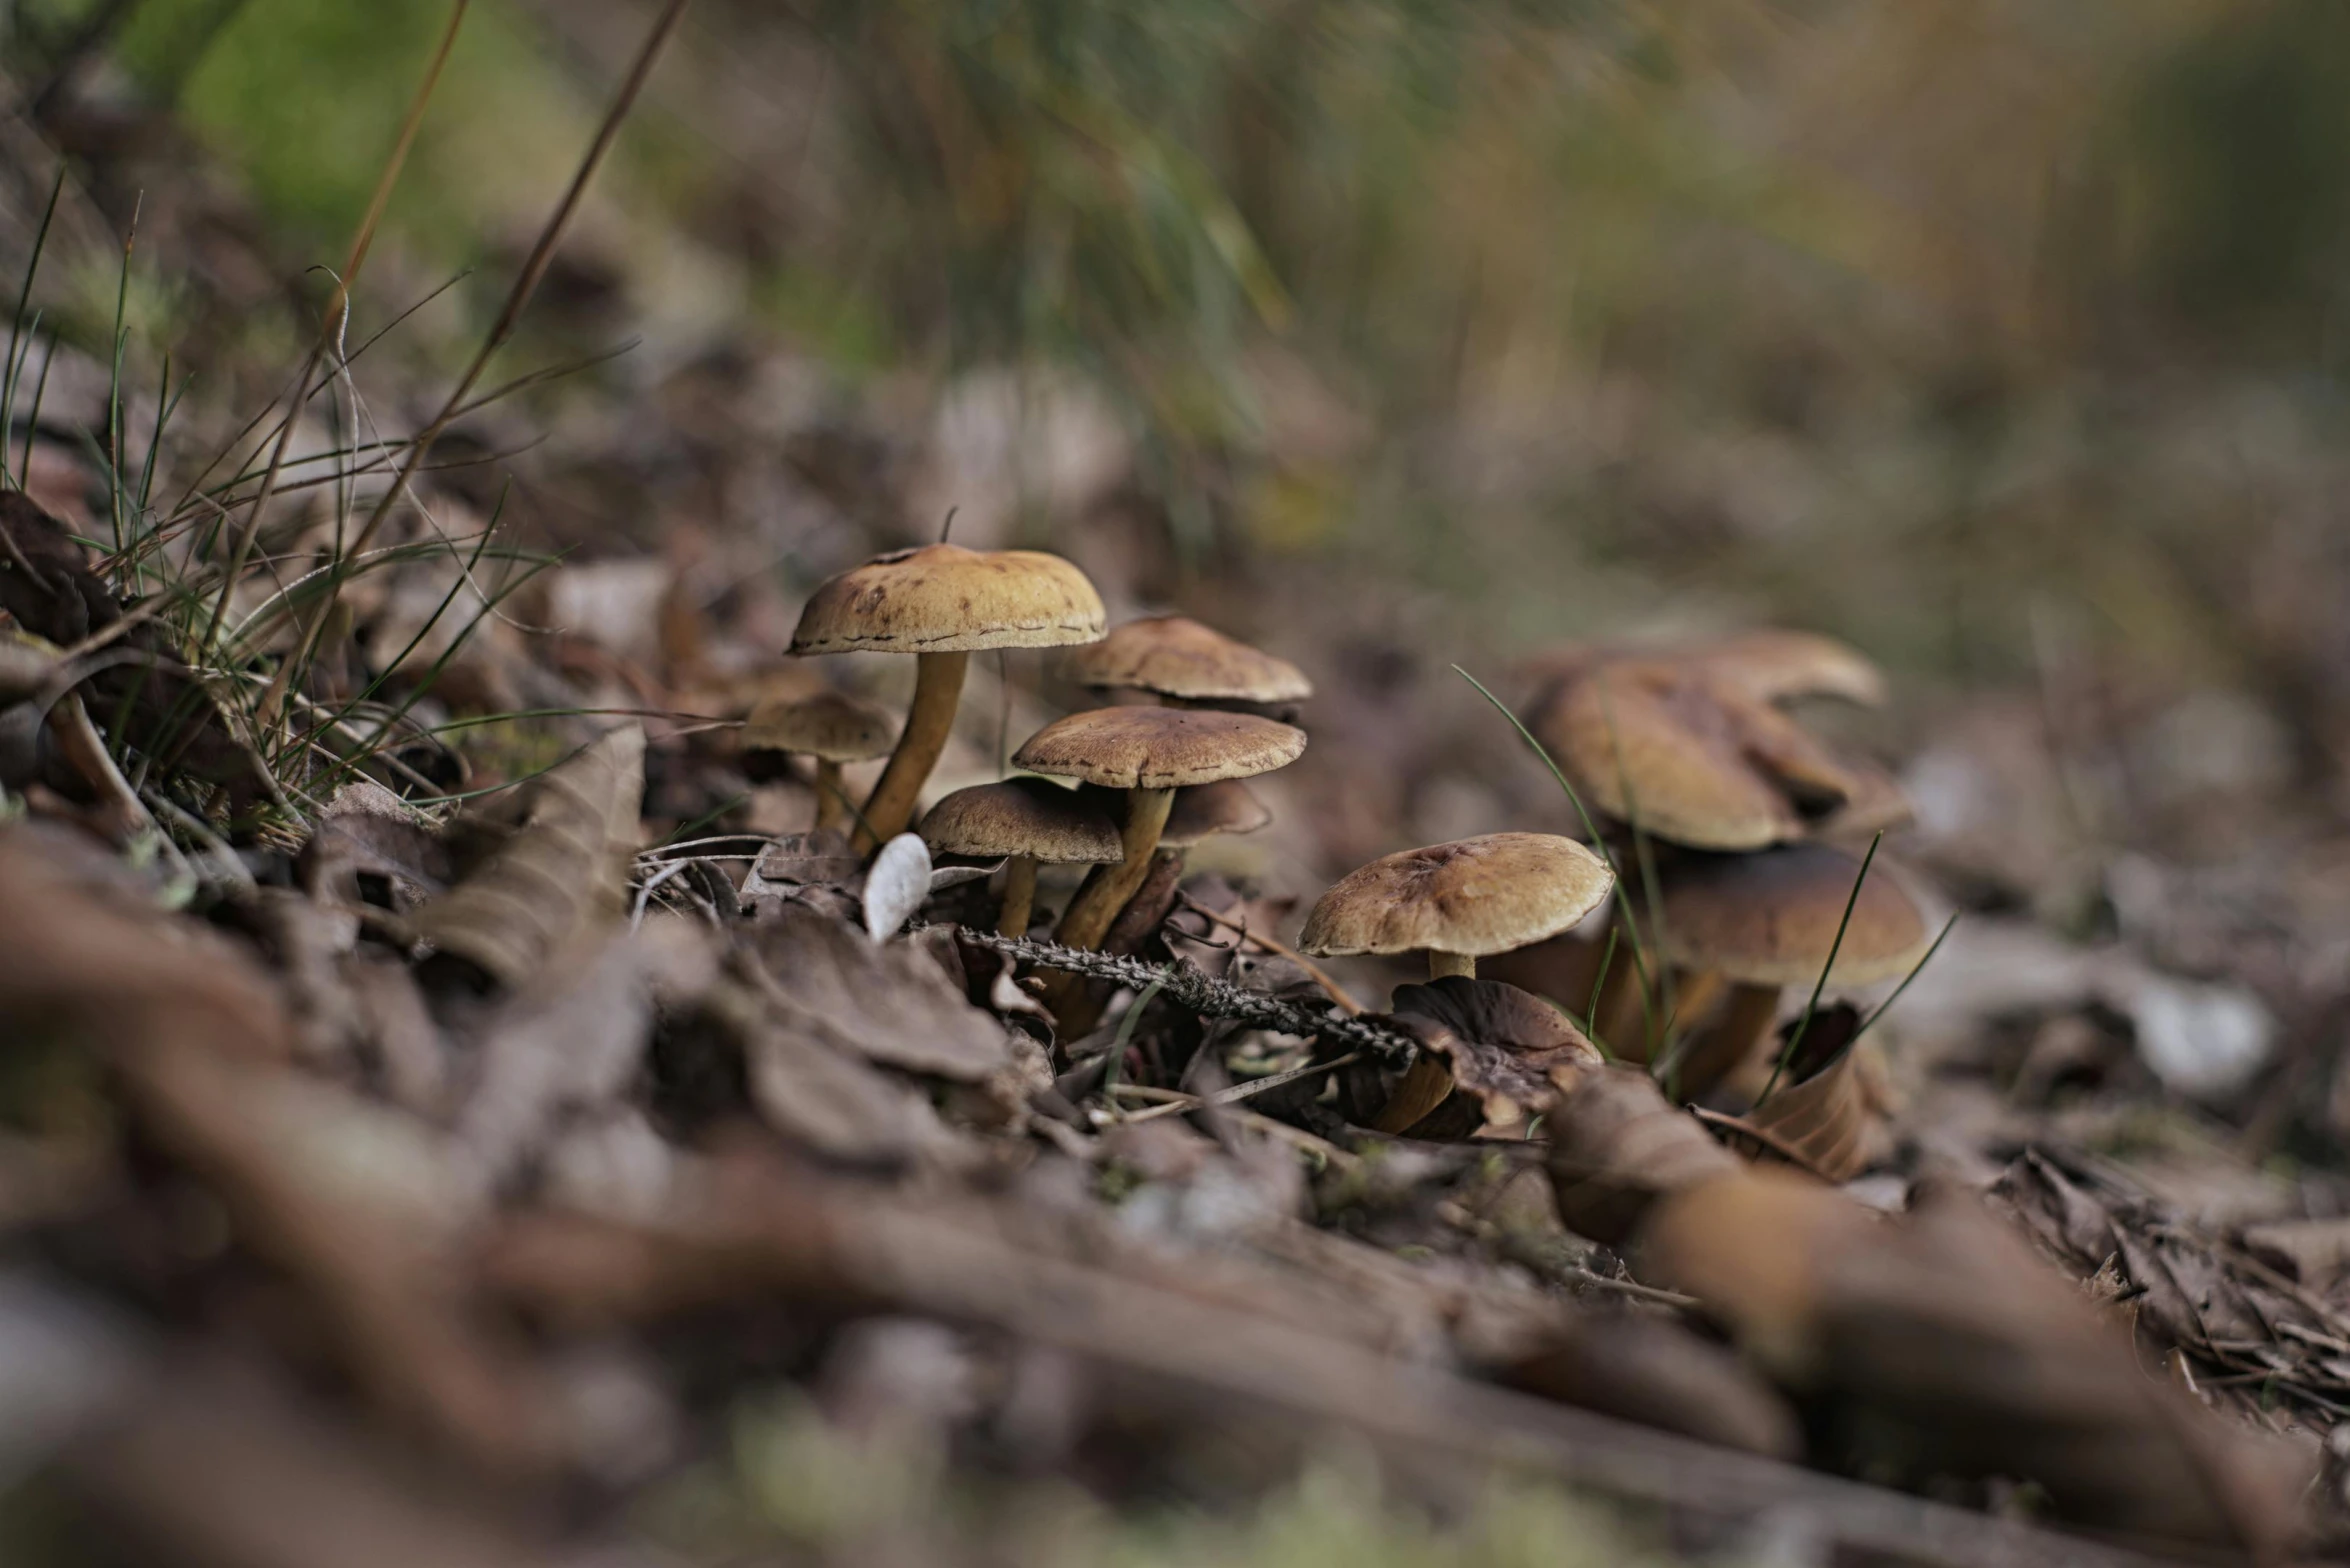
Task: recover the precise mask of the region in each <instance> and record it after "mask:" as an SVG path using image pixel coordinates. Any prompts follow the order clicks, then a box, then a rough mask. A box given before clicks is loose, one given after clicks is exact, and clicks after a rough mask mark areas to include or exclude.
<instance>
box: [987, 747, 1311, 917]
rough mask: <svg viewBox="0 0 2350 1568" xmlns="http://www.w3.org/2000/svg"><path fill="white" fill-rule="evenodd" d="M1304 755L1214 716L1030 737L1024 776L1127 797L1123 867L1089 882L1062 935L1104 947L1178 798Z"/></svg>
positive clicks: (1021, 757)
mask: <svg viewBox="0 0 2350 1568" xmlns="http://www.w3.org/2000/svg"><path fill="white" fill-rule="evenodd" d="M1305 749H1306V736H1305V731H1303V730H1299V729H1293V728H1291V727H1290V726H1289V725H1287V724H1281V723H1277V722H1275V721H1274V720H1272V719H1266V718H1259V717H1257V716H1256V715H1254V714H1249V713H1225V712H1222V711H1219V710H1216V709H1212V708H1094V709H1090V710H1088V711H1086V712H1084V713H1072V714H1070V715H1069V716H1068V717H1067V718H1064V719H1058V720H1055V721H1054V722H1053V723H1051V724H1048V725H1046V726H1045V727H1044V728H1043V729H1041V730H1039V731H1037V732H1036V733H1035V734H1034V735H1032V736H1030V737H1029V738H1028V743H1027V744H1026V745H1024V746H1022V747H1021V748H1020V749H1019V751H1017V752H1016V753H1014V754H1013V757H1012V761H1013V763H1014V764H1015V765H1016V766H1019V767H1023V768H1026V769H1028V770H1029V771H1030V772H1032V773H1049V774H1053V775H1055V776H1057V777H1061V778H1074V779H1081V780H1083V781H1084V782H1086V783H1088V784H1099V785H1102V786H1104V787H1105V788H1109V789H1121V790H1124V791H1125V792H1126V818H1125V828H1124V831H1123V834H1122V838H1123V841H1124V845H1125V855H1124V858H1123V859H1122V860H1121V861H1120V862H1119V863H1118V865H1117V866H1116V867H1115V868H1109V867H1105V868H1102V869H1101V870H1097V871H1096V872H1095V873H1094V874H1093V875H1091V876H1089V877H1087V878H1086V881H1085V885H1084V886H1083V887H1082V888H1080V889H1078V892H1077V896H1076V897H1075V898H1074V899H1072V900H1070V903H1069V908H1068V909H1067V911H1066V912H1064V913H1063V914H1062V916H1061V923H1060V926H1059V927H1058V929H1057V931H1056V933H1055V934H1056V935H1057V936H1058V937H1059V939H1060V940H1061V941H1062V942H1064V943H1067V944H1068V945H1069V946H1071V947H1094V946H1097V945H1099V944H1100V942H1101V939H1102V934H1103V933H1104V932H1106V931H1107V930H1109V928H1110V922H1111V920H1113V919H1114V918H1116V916H1117V913H1118V911H1119V910H1120V909H1121V908H1123V907H1124V906H1125V903H1126V901H1127V900H1128V899H1129V898H1131V897H1133V896H1134V890H1135V889H1136V888H1137V887H1139V886H1141V885H1142V879H1143V877H1144V876H1145V875H1147V874H1148V873H1149V871H1150V863H1151V855H1152V853H1153V852H1154V851H1155V850H1156V849H1157V848H1158V845H1159V836H1160V834H1161V833H1162V832H1164V831H1165V829H1166V824H1167V814H1168V811H1169V808H1170V807H1172V806H1173V804H1174V799H1175V792H1176V791H1177V790H1178V789H1180V788H1182V787H1183V786H1185V785H1191V784H1212V783H1214V782H1216V781H1217V780H1219V779H1239V778H1249V777H1253V776H1254V775H1256V774H1259V773H1270V772H1272V771H1273V770H1274V769H1275V768H1281V767H1287V766H1288V765H1289V764H1290V763H1292V762H1294V761H1296V760H1297V757H1298V754H1299V753H1300V752H1302V751H1304V750H1305Z"/></svg>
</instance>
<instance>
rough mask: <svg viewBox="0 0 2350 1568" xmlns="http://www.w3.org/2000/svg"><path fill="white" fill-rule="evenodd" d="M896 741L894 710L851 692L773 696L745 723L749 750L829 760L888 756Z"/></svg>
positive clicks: (744, 741) (860, 760) (854, 759)
mask: <svg viewBox="0 0 2350 1568" xmlns="http://www.w3.org/2000/svg"><path fill="white" fill-rule="evenodd" d="M896 739H897V725H896V724H895V723H894V722H893V721H892V720H891V718H890V714H889V710H888V709H887V708H884V707H882V706H881V705H880V704H878V703H872V702H867V701H866V700H865V699H864V698H862V697H852V696H850V695H849V694H848V693H847V692H841V691H821V692H816V693H814V694H812V695H810V696H805V697H770V698H767V699H766V700H764V701H762V702H761V703H760V704H759V705H758V706H757V707H755V708H753V709H752V710H751V713H750V717H749V718H747V719H745V720H744V721H743V749H744V750H745V751H789V752H798V753H801V754H803V755H806V756H810V757H816V758H819V759H820V760H822V761H825V762H866V761H870V760H871V759H873V758H875V757H882V756H887V755H888V754H889V748H890V746H891V745H892V744H893V743H894V742H895V741H896Z"/></svg>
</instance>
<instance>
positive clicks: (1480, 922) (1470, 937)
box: [1297, 833, 1615, 980]
mask: <svg viewBox="0 0 2350 1568" xmlns="http://www.w3.org/2000/svg"><path fill="white" fill-rule="evenodd" d="M1614 885H1615V877H1614V875H1613V873H1611V872H1610V871H1609V870H1608V868H1607V862H1606V861H1604V860H1602V859H1600V858H1599V857H1598V856H1597V855H1595V854H1593V853H1592V852H1591V851H1590V850H1588V849H1586V848H1585V847H1584V846H1582V845H1581V844H1578V843H1576V842H1575V841H1574V840H1573V839H1571V838H1560V837H1558V836H1556V835H1555V834H1550V833H1487V834H1485V835H1483V836H1482V837H1479V838H1464V839H1458V840H1456V841H1454V842H1453V843H1450V844H1432V845H1430V846H1428V847H1427V848H1425V849H1407V850H1404V851H1402V852H1401V853H1400V854H1394V855H1386V856H1382V857H1381V858H1380V859H1378V860H1374V861H1372V862H1371V863H1370V864H1369V865H1367V866H1363V867H1360V868H1358V869H1357V870H1354V871H1350V872H1348V873H1347V874H1346V875H1345V876H1344V877H1342V878H1340V879H1339V880H1338V882H1336V883H1335V884H1334V885H1333V886H1332V887H1331V888H1330V890H1329V891H1328V892H1326V893H1324V894H1323V895H1322V896H1321V898H1319V899H1318V900H1316V901H1315V904H1314V907H1313V909H1312V911H1311V912H1309V913H1308V914H1307V916H1306V924H1305V931H1304V934H1303V935H1301V936H1300V937H1299V938H1298V944H1297V947H1298V951H1299V952H1301V953H1304V954H1306V955H1307V956H1309V957H1313V958H1346V957H1352V956H1355V955H1358V954H1366V953H1413V952H1425V953H1427V955H1428V977H1429V978H1430V979H1432V980H1433V979H1440V978H1442V977H1443V976H1445V975H1471V976H1473V975H1475V974H1476V972H1477V960H1478V959H1479V958H1481V957H1484V956H1486V955H1487V954H1491V953H1506V952H1508V951H1510V950H1511V949H1513V948H1519V947H1524V946H1525V945H1527V944H1528V943H1529V942H1539V941H1541V940H1542V939H1543V938H1545V937H1551V936H1556V935H1557V934H1558V933H1559V932H1561V931H1565V930H1567V929H1569V928H1570V927H1572V926H1575V925H1577V924H1579V923H1580V922H1581V921H1582V919H1583V917H1584V916H1586V915H1588V914H1590V913H1591V911H1593V910H1594V909H1597V908H1598V907H1599V906H1600V903H1601V902H1602V901H1603V900H1604V899H1606V897H1607V896H1608V892H1609V890H1610V889H1611V888H1612V887H1613V886H1614Z"/></svg>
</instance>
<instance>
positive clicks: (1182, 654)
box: [1069, 615, 1314, 704]
mask: <svg viewBox="0 0 2350 1568" xmlns="http://www.w3.org/2000/svg"><path fill="white" fill-rule="evenodd" d="M1069 671H1070V674H1071V675H1072V676H1073V677H1074V678H1075V679H1076V681H1077V683H1078V684H1079V685H1081V686H1091V687H1094V688H1096V689H1099V690H1111V689H1116V688H1121V687H1123V688H1127V689H1130V690H1134V691H1147V692H1150V693H1152V694H1153V695H1155V696H1159V697H1167V698H1173V699H1175V700H1176V701H1179V702H1200V703H1221V702H1245V703H1257V704H1270V703H1283V702H1301V701H1303V700H1304V699H1306V698H1308V697H1310V696H1312V695H1313V694H1314V686H1313V682H1311V681H1309V680H1307V679H1306V677H1305V672H1304V671H1302V670H1300V669H1299V668H1298V667H1297V666H1296V665H1294V664H1292V663H1290V662H1289V661H1288V660H1287V659H1278V658H1275V657H1274V656H1273V655H1272V654H1269V653H1262V652H1259V651H1258V650H1257V649H1255V648H1252V647H1250V646H1249V645H1248V644H1247V643H1244V642H1237V641H1235V640H1233V639H1232V638H1230V637H1227V636H1225V635H1224V634H1223V633H1222V632H1220V631H1217V630H1215V629H1214V628H1213V627H1210V626H1203V625H1201V624H1200V623H1199V622H1198V621H1195V620H1192V619H1191V618H1189V617H1188V616H1182V615H1152V616H1146V617H1144V618H1143V619H1141V620H1138V621H1128V622H1127V623H1126V624H1125V625H1123V626H1120V627H1119V628H1117V629H1116V630H1115V631H1113V632H1111V633H1110V634H1109V636H1107V637H1105V638H1103V639H1102V640H1101V641H1100V642H1097V643H1094V644H1092V645H1091V646H1090V647H1087V648H1085V649H1084V650H1082V651H1081V652H1078V653H1075V654H1072V655H1071V656H1070V659H1069Z"/></svg>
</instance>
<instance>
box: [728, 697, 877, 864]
mask: <svg viewBox="0 0 2350 1568" xmlns="http://www.w3.org/2000/svg"><path fill="white" fill-rule="evenodd" d="M895 738H896V726H895V725H894V724H893V723H892V722H891V720H890V716H889V711H888V710H887V709H886V708H883V707H881V706H880V705H879V704H877V703H871V702H867V701H866V700H865V699H864V698H862V697H852V696H850V695H849V694H848V693H846V692H838V691H823V692H816V693H813V694H811V695H808V696H804V697H770V698H768V699H767V700H765V701H763V702H761V703H760V704H759V705H758V706H757V707H755V708H753V709H752V710H751V713H750V717H749V718H747V719H745V720H744V721H743V739H742V745H743V750H744V751H745V752H746V753H750V754H757V753H760V752H772V753H775V754H777V755H778V756H782V757H788V756H792V755H795V754H797V755H805V756H809V757H813V758H815V759H816V827H817V830H818V831H820V832H821V831H823V830H825V829H834V830H837V829H838V828H839V827H840V826H841V824H842V823H844V822H846V821H847V820H848V816H849V798H848V796H847V795H845V794H844V793H842V791H841V783H840V768H841V764H842V763H844V762H870V761H872V760H873V759H874V758H875V757H880V756H886V755H887V754H888V752H889V748H890V743H891V742H892V741H893V740H894V739H895Z"/></svg>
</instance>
